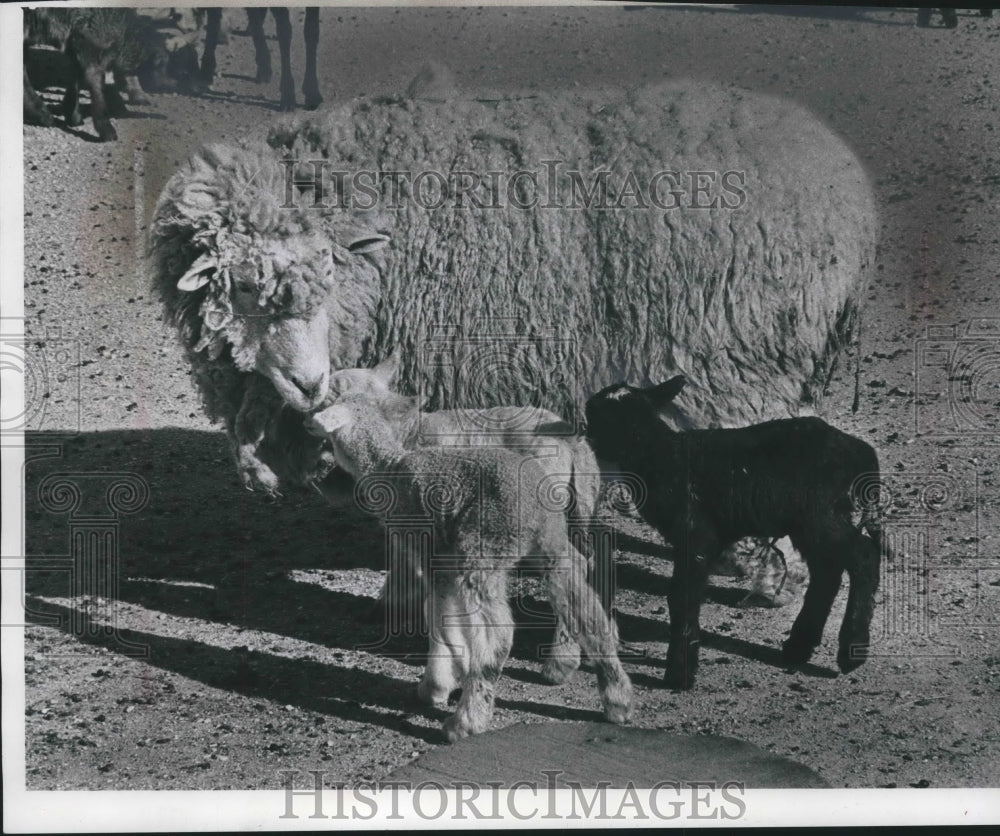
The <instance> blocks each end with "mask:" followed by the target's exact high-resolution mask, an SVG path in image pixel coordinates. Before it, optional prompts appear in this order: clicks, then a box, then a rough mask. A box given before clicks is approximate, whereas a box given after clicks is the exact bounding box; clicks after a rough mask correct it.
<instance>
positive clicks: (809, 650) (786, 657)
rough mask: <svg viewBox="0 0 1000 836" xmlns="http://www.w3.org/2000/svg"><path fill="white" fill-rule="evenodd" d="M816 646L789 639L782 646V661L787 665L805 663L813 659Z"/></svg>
mask: <svg viewBox="0 0 1000 836" xmlns="http://www.w3.org/2000/svg"><path fill="white" fill-rule="evenodd" d="M815 650H816V648H815V647H809V646H807V645H802V644H801V643H800V642H796V641H793V640H792V639H789V640H788V641H786V642H785V643H784V645H782V647H781V661H782V662H784V663H785V664H786V665H804V664H805V663H806V662H808V661H809V660H810V659H812V655H813V652H814V651H815Z"/></svg>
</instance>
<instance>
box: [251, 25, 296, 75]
mask: <svg viewBox="0 0 1000 836" xmlns="http://www.w3.org/2000/svg"><path fill="white" fill-rule="evenodd" d="M285 13H286V14H287V13H288V10H287V9H286V10H285ZM266 17H267V9H266V8H264V7H261V6H253V7H251V8H248V9H247V31H249V32H250V38H251V39H252V40H253V54H254V61H255V62H256V64H257V83H258V84H268V83H269V82H270V81H271V50H269V49H268V48H267V38H266V37H265V36H264V19H265V18H266ZM279 36H280V35H279Z"/></svg>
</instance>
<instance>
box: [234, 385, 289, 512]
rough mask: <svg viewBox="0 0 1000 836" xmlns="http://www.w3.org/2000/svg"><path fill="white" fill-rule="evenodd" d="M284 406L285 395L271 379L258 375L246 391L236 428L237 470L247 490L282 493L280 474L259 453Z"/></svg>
mask: <svg viewBox="0 0 1000 836" xmlns="http://www.w3.org/2000/svg"><path fill="white" fill-rule="evenodd" d="M280 409H281V398H280V396H279V395H278V393H277V392H275V391H274V389H273V387H272V386H271V385H270V383H268V382H267V381H264V380H262V379H260V378H259V377H257V376H256V375H254V376H253V377H252V378H251V379H250V382H249V384H248V385H247V389H246V392H245V393H244V395H243V403H242V404H241V405H240V411H239V412H238V413H237V415H236V420H235V422H234V425H233V430H232V442H233V451H234V454H235V457H236V470H237V472H238V473H239V475H240V479H241V480H242V482H243V485H244V487H245V488H246V489H247V490H250V491H252V490H255V489H257V488H260V489H261V490H263V491H264V492H265V493H267V494H269V495H272V496H273V495H278V484H279V480H278V477H277V475H276V474H275V473H274V471H273V470H271V468H270V467H268V466H267V465H266V464H265V463H264V462H263V461H261V460H260V459H259V458H258V457H257V449H258V448H259V447H260V445H261V442H262V441H263V440H264V433H265V432H266V430H267V426H268V423H269V422H270V421H271V419H272V418H273V416H274V414H275V412H276V411H277V410H280Z"/></svg>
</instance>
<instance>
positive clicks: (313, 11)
mask: <svg viewBox="0 0 1000 836" xmlns="http://www.w3.org/2000/svg"><path fill="white" fill-rule="evenodd" d="M303 37H304V38H305V42H306V72H305V76H304V77H303V79H302V95H303V96H304V97H305V108H306V110H315V109H316V108H318V107H319V106H320V105H321V104H323V96H322V94H320V92H319V78H318V77H317V75H316V51H317V49H318V48H319V8H317V7H316V6H309V7H308V8H307V9H306V20H305V27H304V29H303Z"/></svg>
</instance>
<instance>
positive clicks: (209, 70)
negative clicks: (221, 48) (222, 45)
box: [198, 6, 222, 87]
mask: <svg viewBox="0 0 1000 836" xmlns="http://www.w3.org/2000/svg"><path fill="white" fill-rule="evenodd" d="M221 28H222V9H221V8H219V7H218V6H212V7H209V8H208V9H206V10H205V51H204V52H203V53H202V55H201V69H200V70H199V71H198V80H199V81H200V82H201V83H202V84H204V85H205V86H206V87H211V86H212V82H213V81H215V70H216V63H215V50H216V47H218V45H219V30H220V29H221Z"/></svg>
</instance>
